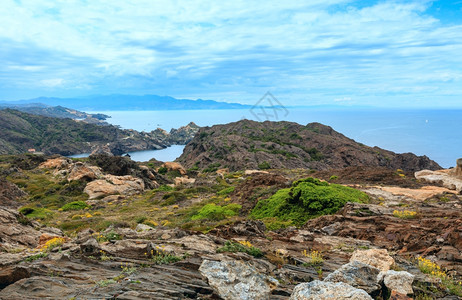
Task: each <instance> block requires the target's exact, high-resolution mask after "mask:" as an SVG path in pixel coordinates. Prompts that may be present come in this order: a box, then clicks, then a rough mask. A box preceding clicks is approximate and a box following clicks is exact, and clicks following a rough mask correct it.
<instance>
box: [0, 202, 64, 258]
mask: <svg viewBox="0 0 462 300" xmlns="http://www.w3.org/2000/svg"><path fill="white" fill-rule="evenodd" d="M21 220H25V219H24V216H22V215H21V214H19V213H18V212H16V211H15V210H13V209H8V208H6V207H1V206H0V242H1V244H0V249H1V248H13V247H16V246H25V247H30V248H35V247H37V245H38V244H39V239H40V237H41V236H42V235H43V234H44V233H46V232H47V230H48V228H42V229H40V230H37V229H36V228H34V227H33V226H32V225H36V226H37V227H38V226H39V224H38V223H36V222H34V223H31V222H30V221H29V222H27V223H25V224H22V223H20V221H21ZM23 223H24V222H23ZM49 232H50V233H52V234H53V235H55V236H57V235H58V236H62V232H61V231H60V230H58V229H53V230H52V229H50V231H49Z"/></svg>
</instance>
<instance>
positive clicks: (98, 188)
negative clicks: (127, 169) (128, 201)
mask: <svg viewBox="0 0 462 300" xmlns="http://www.w3.org/2000/svg"><path fill="white" fill-rule="evenodd" d="M143 191H144V182H143V180H141V179H139V178H135V177H133V176H130V175H125V176H114V175H105V176H104V179H98V180H94V181H91V182H89V183H87V185H86V187H85V189H84V192H85V193H87V194H88V196H89V199H96V198H102V197H105V196H109V195H134V194H139V193H141V192H143Z"/></svg>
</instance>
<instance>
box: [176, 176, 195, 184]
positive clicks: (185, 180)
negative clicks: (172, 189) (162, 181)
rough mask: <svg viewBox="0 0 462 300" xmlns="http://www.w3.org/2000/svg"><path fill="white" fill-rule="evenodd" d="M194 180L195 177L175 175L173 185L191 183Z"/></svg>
mask: <svg viewBox="0 0 462 300" xmlns="http://www.w3.org/2000/svg"><path fill="white" fill-rule="evenodd" d="M194 182H196V179H194V178H187V177H175V185H181V184H193V183H194Z"/></svg>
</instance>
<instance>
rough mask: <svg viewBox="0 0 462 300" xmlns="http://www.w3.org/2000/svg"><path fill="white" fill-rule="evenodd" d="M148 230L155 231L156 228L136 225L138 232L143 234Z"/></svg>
mask: <svg viewBox="0 0 462 300" xmlns="http://www.w3.org/2000/svg"><path fill="white" fill-rule="evenodd" d="M148 230H154V228H152V227H151V226H148V225H146V224H138V225H136V228H135V231H136V232H142V231H148Z"/></svg>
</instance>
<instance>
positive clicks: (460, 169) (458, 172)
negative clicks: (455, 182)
mask: <svg viewBox="0 0 462 300" xmlns="http://www.w3.org/2000/svg"><path fill="white" fill-rule="evenodd" d="M451 175H453V176H456V177H459V178H462V158H459V159H457V161H456V167H455V168H454V169H452V170H451Z"/></svg>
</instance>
